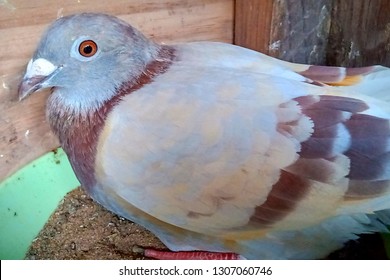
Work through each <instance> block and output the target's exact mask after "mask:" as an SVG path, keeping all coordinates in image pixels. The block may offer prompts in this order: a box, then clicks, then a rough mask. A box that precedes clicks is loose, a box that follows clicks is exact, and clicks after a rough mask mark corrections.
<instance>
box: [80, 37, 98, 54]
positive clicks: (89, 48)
mask: <svg viewBox="0 0 390 280" xmlns="http://www.w3.org/2000/svg"><path fill="white" fill-rule="evenodd" d="M97 51H98V46H97V44H96V43H95V42H94V41H92V40H85V41H83V42H81V44H80V46H79V53H80V54H81V55H82V56H84V57H91V56H93V55H95V54H96V53H97Z"/></svg>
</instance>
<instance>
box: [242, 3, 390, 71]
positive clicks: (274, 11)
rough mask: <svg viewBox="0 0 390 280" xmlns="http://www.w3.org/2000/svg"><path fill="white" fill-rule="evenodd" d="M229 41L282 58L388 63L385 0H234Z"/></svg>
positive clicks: (389, 24)
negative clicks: (231, 34) (233, 26)
mask: <svg viewBox="0 0 390 280" xmlns="http://www.w3.org/2000/svg"><path fill="white" fill-rule="evenodd" d="M235 5H236V12H237V13H236V19H235V21H236V25H235V37H234V38H235V44H237V45H241V46H245V47H248V48H251V49H254V50H257V51H261V52H263V53H266V54H269V55H272V56H274V57H278V58H281V59H283V60H287V61H292V62H298V63H307V64H317V65H318V64H321V65H336V66H350V67H352V66H353V67H358V66H367V65H372V64H381V65H385V66H390V52H389V50H390V17H389V14H390V1H388V0H316V1H312V0H261V1H258V0H236V2H235Z"/></svg>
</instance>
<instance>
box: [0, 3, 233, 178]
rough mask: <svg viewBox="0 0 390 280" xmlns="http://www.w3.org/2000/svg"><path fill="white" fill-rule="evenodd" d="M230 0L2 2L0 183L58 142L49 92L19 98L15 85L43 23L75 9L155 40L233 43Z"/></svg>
mask: <svg viewBox="0 0 390 280" xmlns="http://www.w3.org/2000/svg"><path fill="white" fill-rule="evenodd" d="M233 10H234V1H233V0H195V1H190V0H185V1H183V0H164V1H161V0H115V1H93V0H83V1H77V0H66V1H65V0H63V1H51V0H34V1H28V0H8V1H7V0H3V1H0V38H1V40H0V50H1V51H0V181H2V180H3V179H4V178H6V177H7V176H8V175H10V174H12V173H13V172H14V171H16V170H17V169H19V168H20V167H21V166H23V165H25V164H26V163H28V162H30V161H31V160H33V159H35V158H37V157H38V156H40V155H42V154H44V153H45V152H47V151H50V150H51V149H53V148H56V147H57V146H58V142H57V140H56V139H55V137H54V136H53V135H52V133H51V132H50V130H49V127H48V125H47V123H46V121H45V116H44V112H45V110H44V107H45V100H46V98H47V94H48V93H47V92H42V93H40V94H37V95H34V96H31V97H30V98H28V99H27V100H25V101H23V102H17V92H16V91H17V86H18V83H19V81H20V79H21V77H22V74H23V71H24V69H25V66H26V64H27V62H28V60H29V59H30V57H31V55H32V53H33V51H34V48H35V46H36V44H37V42H38V40H39V38H40V35H41V34H42V32H43V30H44V29H45V28H46V26H47V25H48V24H49V23H50V22H52V21H53V20H55V19H56V18H58V17H60V16H64V15H68V14H72V13H76V12H83V11H90V12H104V13H109V14H113V15H117V16H119V17H120V18H122V19H124V20H126V21H128V22H130V23H131V24H133V26H135V27H137V28H139V29H140V30H142V31H143V32H144V33H145V34H146V35H148V36H150V37H152V38H154V39H155V40H156V41H160V42H161V41H164V42H166V43H169V42H172V41H175V42H180V41H194V40H212V41H222V42H230V43H231V42H232V40H233Z"/></svg>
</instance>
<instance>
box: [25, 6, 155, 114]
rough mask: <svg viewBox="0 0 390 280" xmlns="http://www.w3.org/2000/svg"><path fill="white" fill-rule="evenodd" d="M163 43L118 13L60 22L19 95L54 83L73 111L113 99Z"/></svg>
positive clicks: (42, 43) (29, 68)
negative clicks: (124, 19) (147, 36)
mask: <svg viewBox="0 0 390 280" xmlns="http://www.w3.org/2000/svg"><path fill="white" fill-rule="evenodd" d="M159 48H160V46H159V45H157V44H155V43H154V42H152V41H151V40H148V39H147V38H145V37H144V36H143V35H142V34H141V33H140V32H139V31H137V30H136V29H134V28H133V27H131V26H130V25H129V24H127V23H126V22H124V21H122V20H119V19H118V18H115V17H112V16H109V15H104V14H93V13H83V14H76V15H71V16H67V17H63V18H60V19H58V20H57V21H55V22H54V23H53V24H52V25H51V26H50V27H49V28H48V29H47V31H46V32H45V33H44V35H43V37H42V39H41V41H40V43H39V45H38V47H37V49H36V51H35V53H34V55H33V58H32V59H31V60H30V62H29V63H28V66H27V70H26V73H25V75H24V78H23V80H22V82H21V84H20V86H19V99H23V98H25V97H27V96H28V95H30V94H31V93H34V92H36V91H39V90H40V89H44V88H53V93H52V96H51V98H55V99H58V100H59V101H60V102H61V104H62V105H63V106H65V107H66V108H68V109H69V110H70V111H73V112H79V113H80V112H83V111H86V110H91V109H93V108H99V106H100V105H101V104H102V103H103V102H105V101H106V100H109V99H110V98H112V97H113V96H114V95H115V94H116V92H117V89H118V88H119V87H120V86H121V85H122V84H123V83H124V82H130V83H131V81H132V80H134V81H135V80H136V78H137V77H138V76H139V75H141V73H142V72H143V70H144V69H145V67H146V65H147V64H148V63H149V62H151V61H153V60H154V59H155V58H156V57H157V55H158V52H159Z"/></svg>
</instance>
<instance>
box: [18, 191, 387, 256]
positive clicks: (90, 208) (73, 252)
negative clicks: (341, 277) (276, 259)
mask: <svg viewBox="0 0 390 280" xmlns="http://www.w3.org/2000/svg"><path fill="white" fill-rule="evenodd" d="M134 245H137V246H141V247H151V248H155V249H165V246H164V245H163V244H162V243H161V242H160V241H159V240H158V239H157V238H156V237H155V236H154V235H153V234H151V233H150V232H149V231H147V230H145V229H144V228H142V227H141V226H138V225H136V224H134V223H132V222H130V221H128V220H125V219H123V218H121V217H118V216H117V215H114V214H112V213H111V212H108V211H106V210H105V209H104V208H103V207H101V206H100V205H98V204H96V203H94V202H93V201H92V199H90V198H89V197H88V196H87V195H86V194H85V193H84V192H83V191H82V190H81V189H80V188H78V189H76V190H74V191H72V192H70V193H69V194H68V195H67V196H66V197H65V198H64V200H63V202H62V203H61V204H60V205H59V206H58V208H57V210H56V211H55V213H53V215H52V216H51V218H50V219H49V221H48V223H47V224H46V225H45V227H44V228H43V229H42V231H41V232H40V233H39V235H38V236H37V238H36V239H35V240H34V242H33V244H32V245H31V247H30V249H29V251H28V253H27V254H26V259H95V260H97V259H111V260H114V259H144V257H143V256H142V255H138V254H135V253H133V252H132V250H133V247H134ZM328 258H329V259H385V258H386V254H385V252H384V248H383V243H382V240H381V237H380V235H366V236H363V238H361V239H360V240H359V241H351V242H349V243H348V244H346V246H345V248H344V249H342V250H339V251H337V252H335V253H332V254H331V255H330V256H329V257H328Z"/></svg>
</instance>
